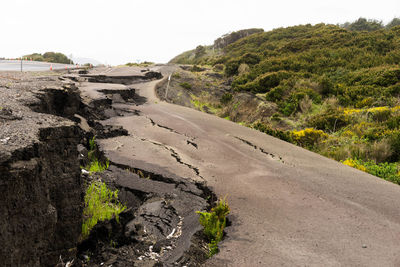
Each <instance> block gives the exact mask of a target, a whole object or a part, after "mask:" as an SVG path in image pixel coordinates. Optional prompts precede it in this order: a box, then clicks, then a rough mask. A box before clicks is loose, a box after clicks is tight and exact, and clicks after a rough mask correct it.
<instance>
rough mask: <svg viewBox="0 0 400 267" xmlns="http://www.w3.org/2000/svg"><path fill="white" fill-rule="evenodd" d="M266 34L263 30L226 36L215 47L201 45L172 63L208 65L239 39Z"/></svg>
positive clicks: (217, 41)
mask: <svg viewBox="0 0 400 267" xmlns="http://www.w3.org/2000/svg"><path fill="white" fill-rule="evenodd" d="M258 32H264V30H263V29H246V30H240V31H236V32H232V33H228V34H225V35H223V36H221V37H220V38H218V39H217V40H215V41H214V44H213V45H209V46H203V45H199V46H197V47H196V49H193V50H189V51H186V52H184V53H182V54H180V55H178V56H176V57H174V58H173V59H171V60H170V63H175V64H206V63H207V61H208V58H210V57H215V56H219V55H221V54H222V49H223V48H225V47H226V46H228V45H230V44H231V43H234V42H236V41H237V40H239V39H242V38H244V37H247V36H249V35H252V34H254V33H258Z"/></svg>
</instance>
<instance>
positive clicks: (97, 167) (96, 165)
mask: <svg viewBox="0 0 400 267" xmlns="http://www.w3.org/2000/svg"><path fill="white" fill-rule="evenodd" d="M89 149H90V150H89V151H88V159H89V164H88V165H86V166H85V167H81V168H82V169H86V170H88V171H89V172H102V171H105V170H107V169H108V167H109V165H110V163H109V161H108V159H107V160H106V162H105V163H104V164H103V163H101V162H100V161H99V159H98V158H97V156H96V152H97V145H96V140H95V137H94V136H93V138H92V139H90V140H89Z"/></svg>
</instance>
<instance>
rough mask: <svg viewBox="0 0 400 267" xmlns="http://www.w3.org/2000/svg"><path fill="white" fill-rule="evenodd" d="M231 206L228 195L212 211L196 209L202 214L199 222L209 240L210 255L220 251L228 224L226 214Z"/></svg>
mask: <svg viewBox="0 0 400 267" xmlns="http://www.w3.org/2000/svg"><path fill="white" fill-rule="evenodd" d="M229 212H230V210H229V206H228V202H227V201H226V197H225V198H223V199H220V200H219V201H218V202H217V205H216V206H215V207H214V208H212V209H211V212H201V211H196V213H197V214H200V218H199V222H200V224H201V225H202V226H203V227H204V230H203V232H204V234H205V235H206V236H207V239H208V241H209V243H208V248H209V257H211V256H213V255H214V254H216V253H218V251H219V249H218V243H219V242H220V241H221V240H222V237H223V234H224V228H225V226H226V216H227V215H228V214H229Z"/></svg>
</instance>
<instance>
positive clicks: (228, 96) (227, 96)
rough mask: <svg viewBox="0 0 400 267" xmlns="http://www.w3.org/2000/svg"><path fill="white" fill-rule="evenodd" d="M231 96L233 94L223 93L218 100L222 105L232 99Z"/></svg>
mask: <svg viewBox="0 0 400 267" xmlns="http://www.w3.org/2000/svg"><path fill="white" fill-rule="evenodd" d="M232 98H233V96H232V94H231V93H225V94H223V95H222V96H221V99H220V102H221V103H222V104H223V105H226V104H228V103H229V102H230V101H232Z"/></svg>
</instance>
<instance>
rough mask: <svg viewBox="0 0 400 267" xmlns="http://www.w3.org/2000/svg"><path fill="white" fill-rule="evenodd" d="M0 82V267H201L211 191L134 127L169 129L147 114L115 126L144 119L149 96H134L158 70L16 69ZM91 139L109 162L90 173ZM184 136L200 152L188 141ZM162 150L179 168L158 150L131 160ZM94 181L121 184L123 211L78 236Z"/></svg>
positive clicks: (212, 198) (194, 172)
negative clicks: (203, 218)
mask: <svg viewBox="0 0 400 267" xmlns="http://www.w3.org/2000/svg"><path fill="white" fill-rule="evenodd" d="M102 71H104V70H102ZM0 78H1V80H0V87H1V90H0V125H1V127H0V194H1V196H2V197H1V198H0V199H1V205H0V214H1V216H0V243H1V244H2V245H1V249H0V258H1V259H2V263H1V264H0V265H2V266H55V265H56V264H59V265H60V266H64V265H65V264H67V263H68V262H72V260H73V263H74V266H99V265H101V264H105V266H111V265H112V266H170V265H179V266H183V265H191V266H196V265H199V264H201V263H203V262H204V261H205V260H206V259H207V253H208V247H207V243H206V242H205V240H204V236H203V234H202V231H201V229H202V228H201V226H200V224H199V222H198V215H197V214H196V213H195V212H196V211H202V210H206V209H208V208H209V207H210V205H211V204H212V202H213V201H215V195H214V194H213V193H212V192H211V191H210V190H209V189H208V188H207V187H206V185H205V183H204V181H203V179H202V178H201V176H200V175H199V172H198V170H197V169H196V167H195V166H192V165H190V164H187V163H185V162H184V160H183V159H181V158H180V155H179V154H178V153H177V152H176V151H174V149H173V148H171V147H168V146H165V145H163V144H162V143H158V142H155V141H152V140H151V139H150V138H149V139H146V138H144V137H140V136H138V135H137V134H136V133H135V129H136V130H137V131H140V128H141V127H151V128H154V129H156V130H160V129H161V130H166V131H170V129H165V128H162V126H161V125H158V124H157V123H155V122H154V121H152V120H151V119H150V118H146V117H143V120H144V122H142V123H140V122H138V123H137V125H136V124H135V125H133V128H132V129H126V128H124V127H122V126H121V125H118V123H116V119H115V118H118V119H121V118H123V119H126V120H128V121H129V120H130V119H131V118H133V117H135V120H136V121H137V120H138V118H139V117H141V112H140V111H139V110H137V109H136V107H137V106H138V105H142V104H143V103H145V102H146V98H144V97H140V96H138V95H137V94H136V93H135V89H134V87H135V84H138V83H143V82H149V81H157V80H159V79H161V78H162V75H161V73H160V72H158V71H150V70H148V69H136V70H135V71H133V72H132V71H131V70H130V72H129V74H123V75H99V74H97V73H96V71H93V74H87V72H86V71H83V70H81V71H80V73H78V72H76V73H30V74H28V73H25V74H20V73H11V72H10V73H3V74H2V76H1V77H0ZM94 136H95V138H96V140H97V142H98V147H99V148H100V149H99V150H97V151H96V154H97V155H98V157H99V159H100V160H101V161H102V162H105V161H109V162H110V166H109V168H108V169H107V170H106V171H104V172H102V173H97V174H91V175H88V174H87V173H86V172H84V171H83V172H82V171H81V166H85V164H87V161H88V147H89V140H91V139H92V138H93V137H94ZM180 138H181V139H182V142H184V143H186V145H188V146H191V147H193V149H196V143H195V141H194V140H192V139H191V138H190V137H187V136H185V135H182V136H180ZM121 139H125V141H124V142H123V141H120V140H121ZM129 145H132V146H130V147H129ZM121 149H122V150H123V151H122V153H120V152H121ZM157 149H158V150H159V153H161V154H163V155H162V156H163V157H165V158H166V159H164V161H165V160H167V161H168V160H171V162H172V164H171V167H172V169H174V168H180V169H181V170H182V171H181V172H174V171H171V170H167V169H165V168H162V167H160V166H159V164H158V163H157V157H156V156H155V157H154V160H153V161H140V160H133V159H132V157H129V153H131V154H139V153H149V154H151V153H156V154H157V153H158V152H157ZM125 150H126V151H125ZM177 173H178V174H177ZM182 173H183V174H187V175H186V176H185V175H179V174H182ZM97 179H98V180H102V181H104V182H106V184H107V185H108V186H109V187H110V188H112V189H118V190H119V199H120V201H121V202H122V203H124V204H125V205H126V206H127V210H125V211H124V212H123V213H121V214H120V216H119V222H117V221H116V220H115V219H113V220H111V221H105V222H102V223H99V224H98V225H97V226H95V228H94V229H93V230H92V232H91V234H90V236H89V238H88V239H86V240H82V236H81V232H82V230H81V229H82V210H83V198H84V193H85V188H86V186H87V185H88V183H89V182H90V181H92V180H97ZM3 264H4V265H3ZM75 264H76V265H75Z"/></svg>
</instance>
